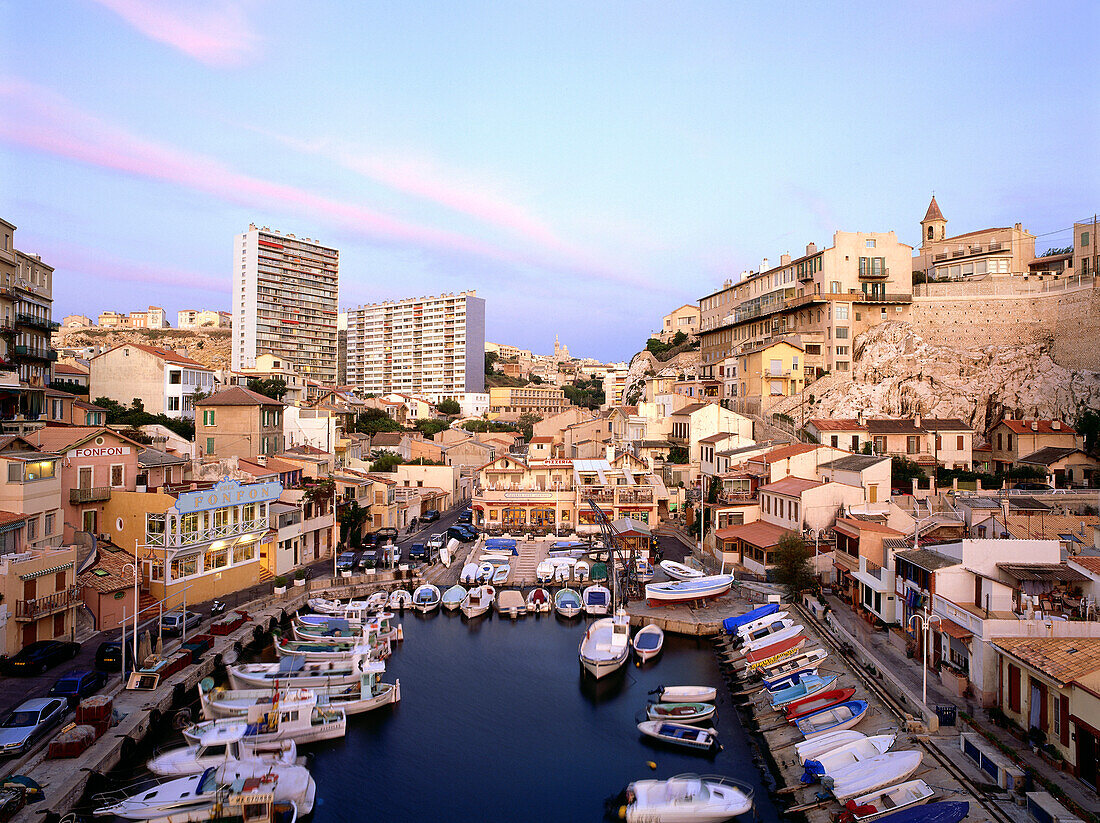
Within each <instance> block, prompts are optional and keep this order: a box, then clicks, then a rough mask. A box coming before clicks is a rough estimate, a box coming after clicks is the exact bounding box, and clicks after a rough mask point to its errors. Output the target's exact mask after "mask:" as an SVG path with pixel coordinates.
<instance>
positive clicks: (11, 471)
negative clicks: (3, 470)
mask: <svg viewBox="0 0 1100 823" xmlns="http://www.w3.org/2000/svg"><path fill="white" fill-rule="evenodd" d="M22 479H23V466H22V465H20V464H19V463H8V482H9V483H18V482H20V481H21V480H22Z"/></svg>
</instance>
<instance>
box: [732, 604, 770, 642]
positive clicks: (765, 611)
mask: <svg viewBox="0 0 1100 823" xmlns="http://www.w3.org/2000/svg"><path fill="white" fill-rule="evenodd" d="M777 611H779V605H778V604H776V603H769V604H768V605H766V606H757V607H756V608H755V609H753V610H752V611H751V612H747V613H745V614H740V615H738V616H737V617H727V618H726V619H725V620H723V621H722V628H723V629H725V630H726V634H736V633H737V630H738V629H739V628H740V627H741V626H744V625H747V624H749V623H751V622H752V621H754V620H759V619H760V618H761V617H767V616H768V615H769V614H775V613H776V612H777Z"/></svg>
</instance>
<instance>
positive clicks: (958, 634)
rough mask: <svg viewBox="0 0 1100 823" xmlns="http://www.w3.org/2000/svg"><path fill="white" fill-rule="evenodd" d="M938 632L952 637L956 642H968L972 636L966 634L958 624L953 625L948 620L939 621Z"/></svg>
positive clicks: (972, 634)
mask: <svg viewBox="0 0 1100 823" xmlns="http://www.w3.org/2000/svg"><path fill="white" fill-rule="evenodd" d="M940 631H941V632H943V633H944V634H947V635H950V636H951V637H954V638H955V639H956V640H969V639H970V638H971V637H973V636H974V633H973V632H968V631H967V630H966V629H964V628H963V627H962V626H960V625H959V624H958V623H953V622H951V621H950V620H941V621H940Z"/></svg>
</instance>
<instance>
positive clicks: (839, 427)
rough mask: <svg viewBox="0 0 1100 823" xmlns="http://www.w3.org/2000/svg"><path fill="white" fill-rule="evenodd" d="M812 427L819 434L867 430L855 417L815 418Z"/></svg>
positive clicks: (811, 422) (811, 423)
mask: <svg viewBox="0 0 1100 823" xmlns="http://www.w3.org/2000/svg"><path fill="white" fill-rule="evenodd" d="M810 425H812V426H813V427H814V428H815V429H817V430H818V431H819V432H845V431H857V430H860V431H861V430H863V429H864V428H865V426H864V425H863V424H862V423H860V422H859V421H858V420H856V419H855V418H854V417H833V418H823V417H815V418H813V419H812V420H810Z"/></svg>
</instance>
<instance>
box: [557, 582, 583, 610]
mask: <svg viewBox="0 0 1100 823" xmlns="http://www.w3.org/2000/svg"><path fill="white" fill-rule="evenodd" d="M582 608H583V605H582V603H581V596H580V595H579V594H577V592H575V591H573V589H558V591H557V593H556V594H555V595H554V611H556V612H557V613H558V614H560V615H561V616H562V617H576V616H577V615H579V614H580V613H581V609H582Z"/></svg>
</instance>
